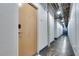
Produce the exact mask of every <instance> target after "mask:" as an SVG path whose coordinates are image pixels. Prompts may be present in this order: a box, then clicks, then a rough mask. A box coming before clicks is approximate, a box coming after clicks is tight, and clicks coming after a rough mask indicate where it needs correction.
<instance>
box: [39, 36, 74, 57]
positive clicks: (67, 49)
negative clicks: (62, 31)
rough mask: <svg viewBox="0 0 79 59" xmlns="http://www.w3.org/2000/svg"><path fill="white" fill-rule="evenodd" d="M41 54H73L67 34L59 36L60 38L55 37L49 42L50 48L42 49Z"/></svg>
mask: <svg viewBox="0 0 79 59" xmlns="http://www.w3.org/2000/svg"><path fill="white" fill-rule="evenodd" d="M49 50H50V51H49ZM40 55H42V56H46V55H47V56H75V55H74V52H73V49H72V47H71V44H70V41H69V39H68V36H65V35H63V36H61V37H60V38H58V39H56V40H55V41H54V42H53V43H51V48H50V49H47V47H46V48H45V49H43V50H42V51H41V52H40Z"/></svg>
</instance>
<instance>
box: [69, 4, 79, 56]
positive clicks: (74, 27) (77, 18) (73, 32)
mask: <svg viewBox="0 0 79 59" xmlns="http://www.w3.org/2000/svg"><path fill="white" fill-rule="evenodd" d="M68 35H69V39H70V42H71V45H72V47H73V50H74V52H75V55H78V56H79V4H73V6H72V8H71V13H70V18H69V24H68Z"/></svg>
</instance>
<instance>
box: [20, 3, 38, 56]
mask: <svg viewBox="0 0 79 59" xmlns="http://www.w3.org/2000/svg"><path fill="white" fill-rule="evenodd" d="M19 19H20V20H19V55H20V56H32V55H34V54H35V53H36V52H37V34H36V31H37V30H36V20H37V9H36V8H35V7H34V6H32V5H31V4H22V6H21V7H20V8H19Z"/></svg>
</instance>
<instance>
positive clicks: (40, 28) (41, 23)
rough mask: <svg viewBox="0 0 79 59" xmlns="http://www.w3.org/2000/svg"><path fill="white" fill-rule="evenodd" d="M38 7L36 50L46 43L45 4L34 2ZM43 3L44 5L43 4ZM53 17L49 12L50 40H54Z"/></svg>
mask: <svg viewBox="0 0 79 59" xmlns="http://www.w3.org/2000/svg"><path fill="white" fill-rule="evenodd" d="M34 5H35V6H37V8H38V19H37V33H38V52H39V51H40V50H41V49H43V48H44V47H46V46H47V44H48V42H47V41H48V40H47V39H48V32H47V5H46V4H42V5H40V4H37V3H35V4H34ZM43 5H44V6H43ZM53 27H54V19H53V17H52V15H51V14H50V42H52V41H53V40H54V28H53Z"/></svg>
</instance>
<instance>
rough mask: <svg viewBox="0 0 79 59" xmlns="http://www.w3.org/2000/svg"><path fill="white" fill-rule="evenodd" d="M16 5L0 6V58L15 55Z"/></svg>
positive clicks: (16, 36)
mask: <svg viewBox="0 0 79 59" xmlns="http://www.w3.org/2000/svg"><path fill="white" fill-rule="evenodd" d="M17 25H18V6H17V4H8V3H7V4H3V3H2V4H0V56H14V55H17V48H18V47H17V44H18V43H17V42H18V41H17V38H18V33H17V32H18V26H17Z"/></svg>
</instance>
